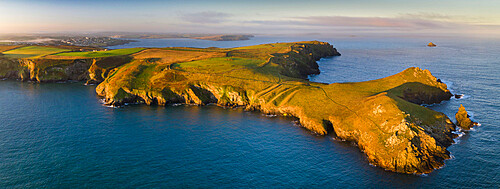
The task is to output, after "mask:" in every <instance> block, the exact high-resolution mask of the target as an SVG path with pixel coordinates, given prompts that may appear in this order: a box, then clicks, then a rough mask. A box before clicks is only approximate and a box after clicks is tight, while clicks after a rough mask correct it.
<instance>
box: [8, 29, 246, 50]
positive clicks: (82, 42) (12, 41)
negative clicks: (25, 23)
mask: <svg viewBox="0 0 500 189" xmlns="http://www.w3.org/2000/svg"><path fill="white" fill-rule="evenodd" d="M252 37H254V36H253V35H247V34H245V35H241V34H231V35H228V34H162V33H111V32H105V33H92V34H66V33H57V34H10V35H8V34H4V35H0V44H1V45H51V46H60V45H64V46H68V45H69V46H86V47H108V46H115V45H124V44H127V43H130V42H134V41H136V40H134V39H165V38H190V39H199V40H211V41H239V40H249V39H250V38H252Z"/></svg>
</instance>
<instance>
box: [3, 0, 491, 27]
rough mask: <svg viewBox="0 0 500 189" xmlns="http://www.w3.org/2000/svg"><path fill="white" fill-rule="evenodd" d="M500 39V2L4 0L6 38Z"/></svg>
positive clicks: (426, 0) (475, 0)
mask: <svg viewBox="0 0 500 189" xmlns="http://www.w3.org/2000/svg"><path fill="white" fill-rule="evenodd" d="M103 31H116V32H162V33H253V34H307V33H325V34H335V33H352V34H358V33H374V34H376V33H408V34H425V33H434V34H470V35H500V0H418V1H406V0H376V1H375V0H349V1H347V0H342V1H340V0H300V1H298V0H253V1H238V0H232V1H229V0H204V1H198V0H184V1H174V0H170V1H169V0H164V1H159V0H142V1H132V0H44V1H36V0H0V33H32V32H103Z"/></svg>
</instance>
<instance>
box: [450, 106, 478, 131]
mask: <svg viewBox="0 0 500 189" xmlns="http://www.w3.org/2000/svg"><path fill="white" fill-rule="evenodd" d="M455 119H456V120H457V126H459V127H460V128H462V129H463V130H470V129H471V128H472V127H474V126H476V125H477V124H478V123H476V122H473V121H472V120H471V119H470V116H469V114H468V113H467V111H466V110H465V107H464V106H463V105H462V104H460V108H458V112H457V113H456V114H455Z"/></svg>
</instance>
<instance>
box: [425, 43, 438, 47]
mask: <svg viewBox="0 0 500 189" xmlns="http://www.w3.org/2000/svg"><path fill="white" fill-rule="evenodd" d="M427 46H428V47H436V44H434V43H432V42H430V43H429V44H427Z"/></svg>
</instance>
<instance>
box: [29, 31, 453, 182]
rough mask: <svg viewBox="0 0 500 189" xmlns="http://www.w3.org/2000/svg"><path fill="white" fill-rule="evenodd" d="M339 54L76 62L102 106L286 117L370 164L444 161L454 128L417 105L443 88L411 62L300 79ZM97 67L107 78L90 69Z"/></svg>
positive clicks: (293, 49)
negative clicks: (378, 74) (231, 110)
mask: <svg viewBox="0 0 500 189" xmlns="http://www.w3.org/2000/svg"><path fill="white" fill-rule="evenodd" d="M338 55H340V54H339V53H338V52H337V51H336V49H335V48H333V47H332V46H331V45H330V44H328V43H325V42H318V41H306V42H295V43H273V44H263V45H256V46H249V47H240V48H230V49H220V48H207V49H200V48H150V49H144V50H141V51H140V52H136V53H133V54H129V55H126V57H128V58H127V59H123V62H122V63H116V64H114V65H112V66H109V64H105V65H108V66H107V67H106V66H100V65H99V64H98V63H97V62H99V60H97V59H94V58H91V59H86V60H87V61H88V62H87V63H86V64H85V65H89V68H88V69H87V72H88V75H87V78H91V75H94V76H93V78H97V77H96V75H99V76H101V77H100V78H105V79H104V81H103V82H101V83H100V84H99V85H98V86H97V88H96V92H97V94H98V95H100V96H103V98H104V99H105V102H106V103H107V104H109V105H116V106H119V105H123V104H125V103H135V102H139V103H145V104H148V105H152V104H157V105H168V104H172V103H188V104H198V105H204V104H208V103H216V104H218V105H220V106H241V107H244V108H245V109H247V110H255V111H261V112H264V113H266V114H276V115H281V116H293V117H295V118H297V119H298V120H299V122H300V124H301V125H302V126H303V127H304V128H306V129H309V130H311V131H313V132H315V133H317V134H319V135H333V136H335V137H336V138H338V139H339V140H346V141H352V142H355V143H356V144H357V145H358V146H359V148H360V149H361V150H362V151H363V152H364V153H365V154H366V155H367V158H368V160H369V161H370V163H372V164H373V165H376V166H379V167H382V168H384V169H386V170H390V171H394V172H399V173H416V174H420V173H429V172H431V171H432V170H434V169H436V168H439V167H441V166H443V165H444V160H445V159H448V158H449V157H450V156H449V152H448V151H447V150H446V148H447V147H448V146H449V145H451V144H452V142H453V140H452V139H453V138H454V137H455V136H454V135H453V134H452V131H454V129H455V125H454V124H453V123H452V122H451V121H450V119H449V118H448V117H447V116H446V115H444V114H443V113H440V112H436V111H433V110H431V109H428V108H426V107H423V106H420V105H419V104H431V103H438V102H441V101H442V100H447V99H449V98H450V97H451V96H452V95H451V93H450V92H449V91H448V89H447V86H446V84H444V83H441V82H438V80H437V78H435V77H434V76H432V75H431V73H430V72H429V71H428V70H422V69H420V68H408V69H406V70H404V71H402V72H400V73H398V74H395V75H393V76H389V77H386V78H382V79H378V80H372V81H366V82H357V83H333V84H323V83H315V82H310V81H308V80H307V79H305V78H306V76H307V75H309V74H317V73H319V69H318V64H317V63H316V60H319V59H320V58H323V57H328V56H338ZM124 56H125V55H124ZM46 58H47V57H46ZM73 61H77V60H76V59H75V60H73ZM78 61H81V60H80V59H78ZM101 61H103V60H101ZM111 62H115V61H111ZM116 62H120V61H116ZM72 64H75V62H73V63H69V64H65V65H72ZM58 65H59V64H58ZM94 65H95V67H93V66H94ZM82 67H84V66H82ZM104 67H106V69H105V70H106V71H105V72H106V73H107V74H102V73H104V72H100V71H96V70H100V68H104ZM50 68H53V66H52V67H50ZM46 69H47V68H45V69H42V70H46ZM28 70H29V69H28ZM82 70H85V69H82ZM89 70H90V71H89ZM29 73H31V71H29ZM36 73H41V72H40V71H38V72H36ZM43 73H45V72H43ZM79 73H80V72H79ZM91 73H92V74H91ZM76 75H78V74H76ZM84 75H85V74H84ZM38 78H46V77H45V76H44V77H40V76H39V77H38ZM100 78H99V79H100ZM99 79H95V81H96V82H98V81H99Z"/></svg>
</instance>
